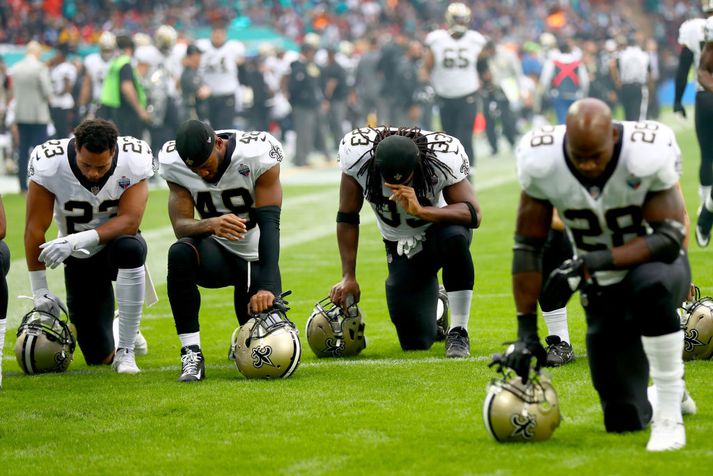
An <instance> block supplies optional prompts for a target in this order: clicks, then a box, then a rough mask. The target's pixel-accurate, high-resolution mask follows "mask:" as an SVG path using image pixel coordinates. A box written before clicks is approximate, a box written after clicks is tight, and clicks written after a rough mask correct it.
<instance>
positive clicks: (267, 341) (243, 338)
mask: <svg viewBox="0 0 713 476" xmlns="http://www.w3.org/2000/svg"><path fill="white" fill-rule="evenodd" d="M231 350H232V352H234V354H235V365H236V366H237V367H238V370H239V371H240V373H241V374H243V375H244V376H245V377H246V378H266V379H269V378H287V377H289V376H290V375H292V374H293V373H294V371H295V370H296V369H297V366H298V365H299V363H300V358H301V356H302V344H301V343H300V339H299V336H298V331H297V328H296V327H295V325H294V324H293V323H292V322H291V321H290V320H289V319H287V316H286V315H285V313H284V312H283V311H282V310H277V309H273V310H270V311H267V312H264V313H260V314H258V315H256V316H254V317H252V318H250V320H248V322H246V323H245V324H244V325H243V326H241V327H239V328H238V329H235V331H234V332H233V337H232V344H231Z"/></svg>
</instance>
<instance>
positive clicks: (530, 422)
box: [510, 415, 537, 440]
mask: <svg viewBox="0 0 713 476" xmlns="http://www.w3.org/2000/svg"><path fill="white" fill-rule="evenodd" d="M510 423H512V426H513V430H512V433H510V437H511V438H512V437H520V438H522V439H523V440H530V439H532V437H533V436H535V433H534V430H535V427H536V426H537V421H536V420H535V417H534V416H532V415H513V416H512V418H510Z"/></svg>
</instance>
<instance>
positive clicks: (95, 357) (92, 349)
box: [77, 326, 114, 365]
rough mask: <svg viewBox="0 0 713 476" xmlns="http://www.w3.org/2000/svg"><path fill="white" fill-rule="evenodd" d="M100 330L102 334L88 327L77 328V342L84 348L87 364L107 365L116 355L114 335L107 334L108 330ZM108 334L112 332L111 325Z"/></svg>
mask: <svg viewBox="0 0 713 476" xmlns="http://www.w3.org/2000/svg"><path fill="white" fill-rule="evenodd" d="M98 332H99V334H101V335H97V333H96V332H92V331H89V330H87V329H81V328H78V329H77V344H79V348H80V349H81V350H82V355H84V361H85V362H86V363H87V365H107V364H110V363H111V361H112V357H113V356H114V345H113V343H114V337H113V336H112V335H106V334H107V332H106V331H101V330H100V331H98ZM108 334H111V326H109V331H108Z"/></svg>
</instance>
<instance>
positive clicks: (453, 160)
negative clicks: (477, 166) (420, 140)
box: [428, 132, 470, 187]
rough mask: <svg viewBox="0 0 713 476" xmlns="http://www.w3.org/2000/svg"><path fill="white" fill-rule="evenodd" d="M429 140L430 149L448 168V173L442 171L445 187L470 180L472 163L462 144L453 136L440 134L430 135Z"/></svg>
mask: <svg viewBox="0 0 713 476" xmlns="http://www.w3.org/2000/svg"><path fill="white" fill-rule="evenodd" d="M428 138H429V148H430V149H431V150H432V151H433V152H434V153H435V154H436V157H437V158H438V160H440V161H441V162H443V163H444V164H446V166H447V167H448V171H442V174H443V180H444V185H443V186H444V187H448V186H450V185H453V184H456V183H458V182H460V181H462V180H464V179H466V178H468V174H469V173H470V162H469V161H468V156H467V155H466V153H465V149H464V148H463V145H462V144H461V142H460V141H459V140H458V139H456V138H455V137H453V136H450V135H447V134H443V133H440V132H437V133H435V134H429V135H428ZM437 173H438V172H437Z"/></svg>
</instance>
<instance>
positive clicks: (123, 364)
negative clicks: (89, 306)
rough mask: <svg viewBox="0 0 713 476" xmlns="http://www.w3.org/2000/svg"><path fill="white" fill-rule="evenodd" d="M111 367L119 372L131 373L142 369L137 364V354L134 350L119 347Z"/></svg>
mask: <svg viewBox="0 0 713 476" xmlns="http://www.w3.org/2000/svg"><path fill="white" fill-rule="evenodd" d="M111 367H112V368H113V369H114V371H115V372H116V373H118V374H129V375H134V374H137V373H139V372H141V370H140V369H139V367H138V366H137V365H136V355H135V354H134V351H133V350H129V349H124V348H118V349H116V354H114V362H112V364H111Z"/></svg>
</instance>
